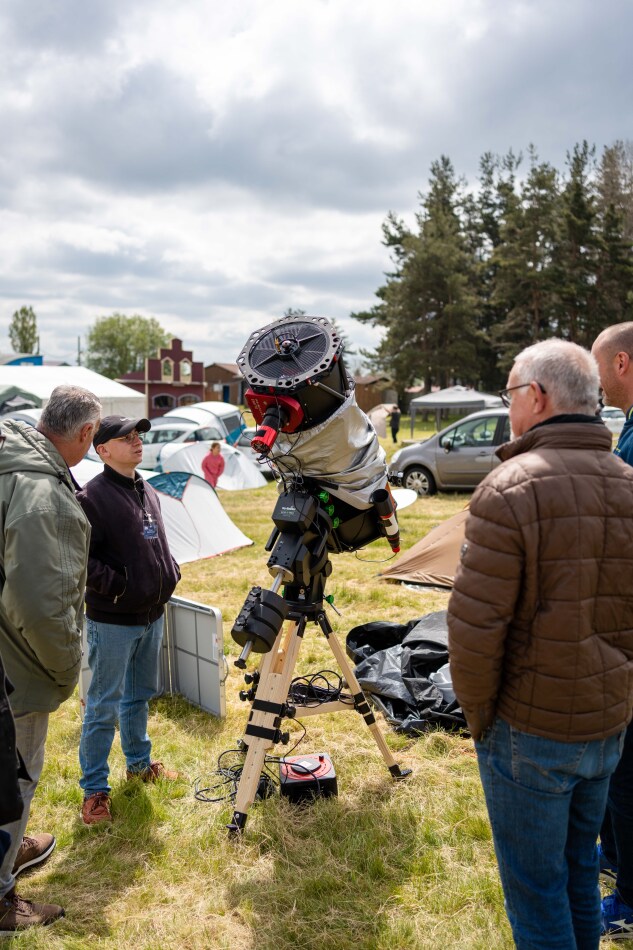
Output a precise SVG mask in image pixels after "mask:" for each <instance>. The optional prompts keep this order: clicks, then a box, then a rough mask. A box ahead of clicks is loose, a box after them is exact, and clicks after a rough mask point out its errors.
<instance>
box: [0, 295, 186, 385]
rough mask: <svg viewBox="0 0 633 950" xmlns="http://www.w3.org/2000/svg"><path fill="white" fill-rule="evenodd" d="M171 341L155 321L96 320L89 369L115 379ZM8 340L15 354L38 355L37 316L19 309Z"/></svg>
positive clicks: (135, 316)
mask: <svg viewBox="0 0 633 950" xmlns="http://www.w3.org/2000/svg"><path fill="white" fill-rule="evenodd" d="M170 339H171V337H170V335H169V334H168V333H167V332H166V331H165V330H163V328H162V327H161V326H160V324H159V323H158V320H156V318H155V317H142V316H140V314H132V315H131V316H126V315H125V314H123V313H111V314H109V315H108V316H103V317H97V319H96V320H95V322H94V324H93V326H92V327H91V328H90V329H89V330H88V334H87V337H86V352H85V360H84V362H85V365H86V366H87V367H88V369H92V370H94V371H95V372H96V373H101V375H102V376H108V377H109V378H110V379H118V378H120V377H121V376H124V375H125V374H126V373H132V372H136V371H138V370H142V369H144V367H145V358H146V357H148V356H155V355H156V353H157V352H158V350H159V349H160V348H161V347H162V346H167V345H168V343H169V341H170ZM9 340H10V341H11V346H12V347H13V351H14V352H15V353H39V345H40V338H39V334H38V331H37V316H36V314H35V311H34V310H33V308H32V307H30V306H29V307H26V306H25V307H20V309H19V310H16V311H15V313H14V314H13V316H12V318H11V323H10V324H9Z"/></svg>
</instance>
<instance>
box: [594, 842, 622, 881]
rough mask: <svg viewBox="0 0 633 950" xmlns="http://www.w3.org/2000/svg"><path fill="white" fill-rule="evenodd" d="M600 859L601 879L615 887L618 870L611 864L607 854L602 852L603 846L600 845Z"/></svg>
mask: <svg viewBox="0 0 633 950" xmlns="http://www.w3.org/2000/svg"><path fill="white" fill-rule="evenodd" d="M598 857H599V858H600V877H601V878H602V880H603V881H604V883H605V884H610V885H611V886H614V885H615V880H616V878H617V876H618V869H617V868H616V866H615V864H611V862H610V861H609V859H608V858H607V856H606V854H605V853H604V851H603V850H602V845H601V844H599V845H598Z"/></svg>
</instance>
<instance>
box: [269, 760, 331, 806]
mask: <svg viewBox="0 0 633 950" xmlns="http://www.w3.org/2000/svg"><path fill="white" fill-rule="evenodd" d="M279 783H280V788H281V794H282V795H285V796H286V797H287V798H288V799H289V800H290V801H291V802H304V801H309V800H312V799H314V798H328V797H329V796H331V795H337V794H338V786H337V783H336V772H335V771H334V766H333V765H332V760H331V759H330V757H329V755H328V754H327V753H326V752H316V753H315V754H314V755H293V756H289V757H287V758H285V759H282V760H281V762H280V763H279Z"/></svg>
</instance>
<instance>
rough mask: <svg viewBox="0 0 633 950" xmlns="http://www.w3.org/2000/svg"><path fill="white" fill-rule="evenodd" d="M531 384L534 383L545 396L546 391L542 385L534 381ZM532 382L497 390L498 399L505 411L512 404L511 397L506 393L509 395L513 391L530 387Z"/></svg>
mask: <svg viewBox="0 0 633 950" xmlns="http://www.w3.org/2000/svg"><path fill="white" fill-rule="evenodd" d="M532 382H534V383H536V385H537V386H538V388H539V389H540V390H541V392H542V393H543V395H544V396H546V395H547V390H546V389H545V386H543V384H542V383H539V382H537V381H536V380H535V379H534V380H532ZM532 382H530V383H521V384H520V385H519V386H509V387H508V389H500V390H499V397H500V399H501V402H502V403H503V405H504V406H505V407H506V408H507V409H509V408H510V403H511V402H512V396H509V395H508V393H511V392H512V391H513V390H514V389H525V388H526V386H531V385H532Z"/></svg>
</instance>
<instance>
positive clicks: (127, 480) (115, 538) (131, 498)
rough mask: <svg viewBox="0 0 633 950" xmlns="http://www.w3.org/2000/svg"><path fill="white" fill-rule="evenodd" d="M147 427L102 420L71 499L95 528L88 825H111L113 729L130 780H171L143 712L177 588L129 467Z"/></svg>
mask: <svg viewBox="0 0 633 950" xmlns="http://www.w3.org/2000/svg"><path fill="white" fill-rule="evenodd" d="M149 428H150V423H149V421H148V420H147V419H128V418H126V417H124V416H106V417H105V418H104V419H102V421H101V426H100V427H99V430H98V432H97V434H96V435H95V437H94V440H93V445H94V447H95V449H96V451H97V453H98V455H99V457H100V458H101V459H102V460H103V462H104V470H103V473H102V474H100V475H97V476H96V477H95V478H93V479H92V480H91V481H90V482H88V484H87V485H86V487H85V488H84V489H83V491H81V492H80V493H79V495H78V498H79V501H80V502H81V505H82V507H83V509H84V511H85V513H86V515H87V516H88V520H89V521H90V524H91V526H92V535H91V539H90V554H89V558H88V581H87V589H86V616H87V624H88V662H89V665H90V669H91V671H92V681H91V683H90V687H89V690H88V697H87V701H86V711H85V716H84V721H83V726H82V730H81V741H80V744H79V761H80V764H81V770H82V777H81V780H80V783H79V784H80V785H81V787H82V789H83V792H84V802H83V806H82V810H81V816H82V820H83V821H84V823H85V824H87V825H92V824H97V823H98V822H103V821H112V812H111V802H110V785H109V784H108V774H109V769H108V756H109V754H110V749H111V748H112V742H113V740H114V731H115V728H116V722H117V719H118V721H119V728H120V733H121V747H122V749H123V753H124V755H125V759H126V765H127V777H128V779H132V778H140V779H141V780H142V781H144V782H154V781H156V779H159V778H167V779H173V778H177V773H176V772H173V771H170V770H169V769H166V768H165V767H164V766H163V765H162V763H161V762H153V761H152V760H151V757H150V753H151V742H150V739H149V736H148V735H147V717H148V702H149V700H150V699H151V698H152V696H153V695H155V693H156V689H157V684H158V668H159V657H160V649H161V641H162V635H163V619H164V618H163V614H164V605H165V603H166V602H167V601H168V600H169V598H170V597H171V595H172V593H173V590H174V588H175V586H176V584H177V583H178V581H179V579H180V571H179V570H178V565H177V564H176V562H175V561H174V559H173V557H172V556H171V553H170V551H169V546H168V544H167V537H166V535H165V528H164V525H163V520H162V516H161V512H160V503H159V501H158V496H157V494H156V492H155V491H154V489H153V488H152V487H151V485H149V484H148V483H147V482H145V481H144V480H143V478H141V476H140V475H139V474H138V473H137V471H136V466H137V465H138V464H139V462H140V461H141V458H142V455H143V444H142V442H141V439H140V435H139V433H140V432H147V431H148V429H149Z"/></svg>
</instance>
